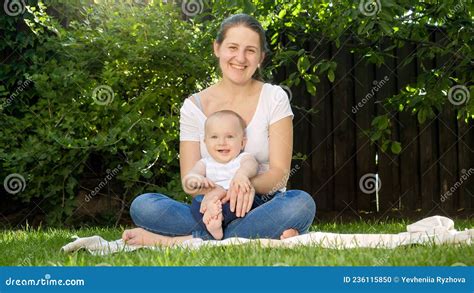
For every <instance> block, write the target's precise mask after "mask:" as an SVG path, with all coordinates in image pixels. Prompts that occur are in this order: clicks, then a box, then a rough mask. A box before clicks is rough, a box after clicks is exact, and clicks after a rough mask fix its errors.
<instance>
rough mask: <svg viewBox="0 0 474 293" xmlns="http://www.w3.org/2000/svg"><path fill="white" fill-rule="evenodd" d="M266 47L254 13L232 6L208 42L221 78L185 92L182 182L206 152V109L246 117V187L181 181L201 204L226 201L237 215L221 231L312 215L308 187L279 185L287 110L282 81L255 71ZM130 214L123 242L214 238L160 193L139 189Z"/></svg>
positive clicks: (272, 232) (287, 143) (286, 161)
mask: <svg viewBox="0 0 474 293" xmlns="http://www.w3.org/2000/svg"><path fill="white" fill-rule="evenodd" d="M266 50H267V45H266V40H265V32H264V30H263V28H262V26H261V25H260V23H259V22H258V21H257V20H256V19H255V18H253V17H251V16H249V15H246V14H237V15H233V16H231V17H229V18H227V19H226V20H224V21H223V22H222V24H221V27H220V30H219V32H218V35H217V38H216V40H215V42H214V54H215V56H216V57H217V58H218V60H219V67H220V70H221V73H222V78H221V79H220V80H219V81H218V82H217V83H216V84H214V85H212V86H210V87H208V88H206V89H204V90H203V91H201V92H199V93H196V94H193V95H191V97H189V98H188V99H186V101H185V102H184V104H183V107H182V108H181V118H180V168H181V176H182V178H183V182H184V183H185V182H186V181H185V180H184V176H185V175H186V174H188V173H189V172H190V171H191V169H192V168H193V166H195V165H196V163H197V162H198V161H199V160H201V159H203V158H204V159H205V158H209V157H210V154H209V153H208V152H207V150H206V146H205V142H204V130H205V121H206V118H207V117H208V116H210V115H211V114H212V113H215V112H218V111H222V110H232V111H234V112H236V113H237V114H239V115H240V116H241V117H242V118H243V120H244V121H245V124H246V125H247V129H246V131H247V143H246V144H245V148H244V151H245V152H247V153H250V154H251V155H253V156H254V157H255V159H256V160H257V163H258V172H257V175H256V176H254V177H252V178H251V180H250V184H251V187H252V188H250V189H245V188H239V187H238V185H232V184H231V185H230V186H229V187H228V189H225V188H223V187H222V186H219V185H218V184H212V183H211V184H206V185H205V186H201V185H200V186H198V187H197V188H196V189H194V190H191V191H189V186H184V189H185V190H188V193H189V194H190V195H192V196H194V197H195V196H198V195H200V196H202V204H201V205H204V204H206V203H209V202H215V201H219V200H220V201H221V203H222V204H225V203H229V206H230V211H231V212H235V215H236V216H237V219H235V220H233V221H232V222H230V223H229V224H228V225H227V226H226V227H225V228H224V231H223V238H229V237H245V238H257V237H260V238H273V239H284V238H288V237H291V236H295V235H298V234H302V233H306V232H307V231H308V228H309V226H310V225H311V223H312V221H313V219H314V216H315V209H316V206H315V203H314V201H313V199H312V198H311V196H310V195H309V194H308V193H306V192H304V191H300V190H288V191H287V190H286V189H285V185H286V181H287V178H288V173H289V171H290V165H291V156H292V150H293V124H292V118H293V112H292V110H291V107H290V103H289V99H288V96H287V95H286V93H285V91H284V90H283V89H282V88H281V87H279V86H274V85H271V84H268V83H263V82H262V81H260V80H258V79H257V78H256V76H257V75H258V70H259V68H260V64H261V62H262V61H263V59H264V58H265V51H266ZM233 180H236V177H234V178H233ZM275 191H276V192H275ZM130 214H131V216H132V219H133V221H134V223H135V224H136V225H137V226H139V227H141V228H136V229H131V230H126V231H125V232H124V233H123V239H124V240H125V241H127V242H128V243H129V244H163V245H169V244H173V243H177V242H182V241H184V240H187V239H190V238H192V237H195V238H202V239H205V240H207V239H213V238H214V237H213V235H211V234H210V233H209V232H208V231H207V230H206V229H205V228H203V227H202V226H201V225H200V223H199V222H198V221H197V220H196V219H195V218H194V217H193V216H192V213H191V209H190V206H189V205H186V204H184V203H180V202H177V201H175V200H173V199H171V198H169V197H167V196H165V195H163V194H157V193H148V194H143V195H140V196H138V197H137V198H136V199H135V200H134V201H133V203H132V205H131V209H130ZM221 218H222V217H221ZM219 236H220V234H219ZM219 238H220V237H219Z"/></svg>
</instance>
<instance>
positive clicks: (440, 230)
mask: <svg viewBox="0 0 474 293" xmlns="http://www.w3.org/2000/svg"><path fill="white" fill-rule="evenodd" d="M73 238H75V239H76V240H74V241H73V242H71V243H69V244H66V245H64V246H63V247H62V248H61V250H63V251H65V252H73V251H77V250H79V249H82V248H84V249H86V250H87V251H89V252H90V253H91V254H93V255H107V254H111V253H115V252H120V251H133V250H136V249H139V248H147V249H153V250H160V249H162V247H159V246H131V245H127V244H126V243H124V242H123V240H122V239H119V240H115V241H106V240H104V239H103V238H102V237H100V236H92V237H83V238H81V237H78V236H73ZM245 243H259V244H260V245H262V246H264V247H294V246H318V247H323V248H331V249H348V248H357V247H369V248H395V247H397V246H400V245H408V244H461V243H462V244H466V245H472V243H474V229H466V230H465V231H457V230H455V229H454V222H453V220H451V219H449V218H446V217H441V216H433V217H429V218H425V219H422V220H420V221H418V222H415V223H413V224H411V225H408V226H407V231H406V232H402V233H398V234H340V233H327V232H311V233H307V234H304V235H299V236H296V237H292V238H288V239H285V240H274V239H246V238H237V237H233V238H227V239H225V240H208V241H203V240H202V239H199V238H193V239H190V240H187V241H185V242H183V243H181V244H176V245H175V246H174V247H180V248H187V249H199V248H201V247H203V246H222V245H241V244H245Z"/></svg>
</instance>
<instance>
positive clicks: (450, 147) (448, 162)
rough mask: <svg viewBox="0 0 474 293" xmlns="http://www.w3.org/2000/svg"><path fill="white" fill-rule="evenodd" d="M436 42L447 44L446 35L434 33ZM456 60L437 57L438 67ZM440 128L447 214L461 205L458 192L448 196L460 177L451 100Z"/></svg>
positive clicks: (442, 198) (441, 177) (442, 191)
mask: <svg viewBox="0 0 474 293" xmlns="http://www.w3.org/2000/svg"><path fill="white" fill-rule="evenodd" d="M433 35H434V37H435V38H434V40H433V41H434V42H436V43H439V44H440V45H441V44H443V43H445V40H444V38H445V35H444V34H443V33H441V32H439V31H435V32H434V34H433ZM454 62H456V61H455V60H452V59H448V58H447V56H436V67H437V68H440V67H445V68H446V69H447V70H449V68H452V66H453V65H454ZM438 128H439V142H438V143H439V161H438V164H439V182H440V193H439V194H437V196H439V197H440V201H441V203H440V206H441V208H442V209H443V210H444V211H445V212H446V213H450V212H452V211H454V210H456V207H457V206H458V203H459V191H458V190H456V191H455V192H453V193H452V194H449V196H448V194H447V192H448V190H450V189H451V187H454V184H455V182H456V181H457V177H458V172H459V169H458V164H457V152H458V150H457V147H458V145H457V123H456V113H455V111H454V109H453V105H452V104H450V102H449V100H448V101H446V107H443V110H442V112H441V113H440V115H439V116H438Z"/></svg>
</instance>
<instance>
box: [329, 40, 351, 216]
mask: <svg viewBox="0 0 474 293" xmlns="http://www.w3.org/2000/svg"><path fill="white" fill-rule="evenodd" d="M346 41H347V40H342V42H341V43H342V44H344V43H345V42H346ZM332 50H333V52H336V54H335V55H333V56H334V59H335V61H336V62H337V69H336V72H335V76H336V78H335V81H334V86H333V101H334V103H333V106H334V109H333V112H334V117H333V121H334V122H333V123H334V148H335V156H334V157H335V158H334V172H335V173H334V182H335V194H334V206H335V209H336V210H339V211H342V210H345V209H347V208H350V209H352V210H354V209H355V208H356V206H355V185H356V183H355V152H354V150H355V135H354V134H355V125H354V123H353V122H352V121H351V119H350V115H351V107H352V105H353V96H354V93H353V84H352V77H351V74H350V71H351V69H352V56H351V54H350V52H349V50H348V49H347V48H343V47H341V48H336V47H335V46H334V47H333V48H332Z"/></svg>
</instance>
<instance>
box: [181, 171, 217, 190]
mask: <svg viewBox="0 0 474 293" xmlns="http://www.w3.org/2000/svg"><path fill="white" fill-rule="evenodd" d="M214 186H215V185H214V182H212V181H211V180H209V179H208V178H206V177H204V176H202V175H199V174H188V175H186V176H185V177H184V178H183V189H184V191H185V192H187V193H193V192H196V191H199V190H203V189H208V188H214Z"/></svg>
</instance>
